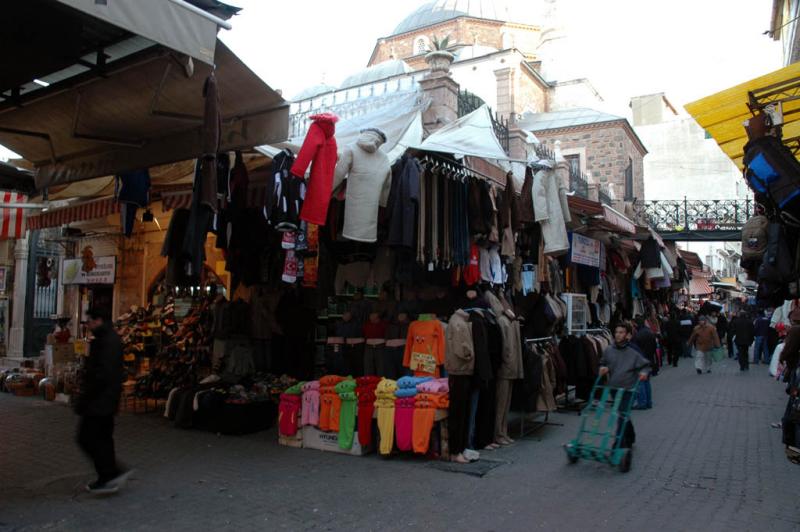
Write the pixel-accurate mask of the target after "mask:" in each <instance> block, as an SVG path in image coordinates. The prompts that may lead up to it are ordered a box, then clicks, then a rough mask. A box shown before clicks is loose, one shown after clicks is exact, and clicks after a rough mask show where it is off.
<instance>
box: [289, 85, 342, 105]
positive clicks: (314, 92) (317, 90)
mask: <svg viewBox="0 0 800 532" xmlns="http://www.w3.org/2000/svg"><path fill="white" fill-rule="evenodd" d="M335 90H336V87H334V86H333V85H328V84H326V83H320V84H318V85H314V86H312V87H308V88H307V89H303V90H302V91H300V92H298V93H297V94H295V95H294V97H293V98H292V100H291V101H293V102H299V101H301V100H307V99H309V98H314V97H315V96H319V95H320V94H326V93H328V92H333V91H335Z"/></svg>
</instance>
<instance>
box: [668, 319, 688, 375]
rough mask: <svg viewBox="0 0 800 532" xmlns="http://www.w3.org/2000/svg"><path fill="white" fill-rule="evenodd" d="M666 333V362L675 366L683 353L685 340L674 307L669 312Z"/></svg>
mask: <svg viewBox="0 0 800 532" xmlns="http://www.w3.org/2000/svg"><path fill="white" fill-rule="evenodd" d="M666 333H667V334H666V345H667V356H668V357H669V359H668V362H669V363H670V364H672V367H675V368H677V367H678V360H679V359H680V357H681V355H682V354H683V345H684V343H685V342H684V339H683V337H682V334H681V320H680V318H679V317H678V311H677V310H675V309H673V310H672V311H671V312H670V315H669V320H668V321H667V326H666ZM687 340H688V338H687Z"/></svg>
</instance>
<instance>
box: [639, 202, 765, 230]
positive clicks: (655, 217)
mask: <svg viewBox="0 0 800 532" xmlns="http://www.w3.org/2000/svg"><path fill="white" fill-rule="evenodd" d="M754 207H755V205H754V202H753V200H752V199H736V200H689V199H686V198H684V199H683V200H657V201H646V202H644V214H645V217H646V218H647V221H648V222H649V223H650V225H651V226H652V227H653V228H654V229H655V230H656V231H738V230H740V229H741V228H742V226H743V225H744V224H745V222H747V220H748V219H749V218H750V217H751V216H752V215H753V214H754V210H755V209H754Z"/></svg>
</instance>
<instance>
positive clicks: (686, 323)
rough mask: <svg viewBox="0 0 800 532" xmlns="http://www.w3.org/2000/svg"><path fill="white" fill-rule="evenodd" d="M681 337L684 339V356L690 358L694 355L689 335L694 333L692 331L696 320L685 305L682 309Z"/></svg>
mask: <svg viewBox="0 0 800 532" xmlns="http://www.w3.org/2000/svg"><path fill="white" fill-rule="evenodd" d="M680 317H681V321H680V323H681V339H682V340H683V342H682V343H683V356H684V358H689V357H691V356H692V346H691V345H689V337H690V336H691V335H692V331H693V330H694V320H692V315H691V314H690V313H689V309H687V308H686V307H683V309H682V310H681V316H680Z"/></svg>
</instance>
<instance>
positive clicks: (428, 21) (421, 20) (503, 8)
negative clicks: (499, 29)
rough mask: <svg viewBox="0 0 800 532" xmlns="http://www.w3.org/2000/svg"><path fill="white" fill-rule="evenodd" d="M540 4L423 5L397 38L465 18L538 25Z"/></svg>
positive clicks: (443, 1)
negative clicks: (417, 30) (440, 23)
mask: <svg viewBox="0 0 800 532" xmlns="http://www.w3.org/2000/svg"><path fill="white" fill-rule="evenodd" d="M538 4H539V2H535V1H532V0H524V1H523V0H436V1H435V2H428V3H426V4H423V5H421V6H420V7H418V8H417V9H416V10H414V12H412V13H411V14H410V15H408V16H407V17H406V18H404V19H403V21H402V22H400V24H398V25H397V27H396V28H395V29H394V32H393V35H398V34H401V33H406V32H409V31H413V30H416V29H419V28H426V27H428V26H432V25H434V24H438V23H439V22H444V21H445V20H450V19H454V18H457V17H462V16H469V17H475V18H482V19H487V20H502V21H504V22H519V23H522V24H526V23H527V24H534V23H535V22H536V20H537V15H538V14H539V12H540V8H539V6H538Z"/></svg>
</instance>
